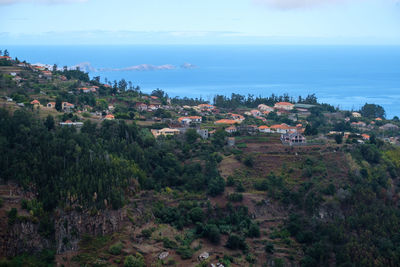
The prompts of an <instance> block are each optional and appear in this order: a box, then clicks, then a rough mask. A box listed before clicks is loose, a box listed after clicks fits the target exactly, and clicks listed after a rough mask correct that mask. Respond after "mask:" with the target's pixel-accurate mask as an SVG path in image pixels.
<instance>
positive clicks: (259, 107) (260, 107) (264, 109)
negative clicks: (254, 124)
mask: <svg viewBox="0 0 400 267" xmlns="http://www.w3.org/2000/svg"><path fill="white" fill-rule="evenodd" d="M257 108H258V109H259V110H261V111H262V112H266V111H267V112H268V113H269V112H272V111H274V108H273V107H270V106H267V105H264V104H260V105H258V107H257Z"/></svg>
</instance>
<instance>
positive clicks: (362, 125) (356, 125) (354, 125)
mask: <svg viewBox="0 0 400 267" xmlns="http://www.w3.org/2000/svg"><path fill="white" fill-rule="evenodd" d="M351 126H353V127H366V126H367V124H366V123H365V122H362V121H358V122H352V123H351Z"/></svg>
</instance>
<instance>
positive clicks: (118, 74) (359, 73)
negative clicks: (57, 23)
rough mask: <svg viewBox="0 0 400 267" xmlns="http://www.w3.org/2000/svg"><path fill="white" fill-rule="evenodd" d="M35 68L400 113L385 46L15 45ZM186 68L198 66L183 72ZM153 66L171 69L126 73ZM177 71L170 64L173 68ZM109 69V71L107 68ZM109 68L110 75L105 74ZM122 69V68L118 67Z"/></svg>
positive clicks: (398, 88)
mask: <svg viewBox="0 0 400 267" xmlns="http://www.w3.org/2000/svg"><path fill="white" fill-rule="evenodd" d="M7 48H8V50H9V51H10V52H11V55H12V56H17V57H18V58H19V59H20V60H27V61H28V62H31V63H43V64H54V63H56V64H57V65H58V66H64V65H68V66H73V65H76V64H79V63H82V62H88V63H90V65H91V67H92V68H94V69H96V70H93V69H92V70H91V71H90V75H91V76H101V77H102V80H103V81H104V78H105V77H107V78H108V79H109V80H114V79H116V80H119V79H121V78H125V79H126V80H131V81H132V82H133V83H134V84H135V85H139V86H140V87H141V88H142V90H143V91H145V92H151V91H152V90H154V89H156V88H160V89H163V90H165V91H167V92H168V94H169V95H170V96H189V97H199V96H202V97H203V98H205V99H209V100H211V99H212V97H213V96H214V95H215V94H217V93H218V94H224V95H230V94H231V93H232V92H234V93H241V94H248V93H250V94H254V95H262V96H268V95H270V94H272V93H274V94H283V93H289V94H290V95H293V96H298V95H303V96H305V95H307V94H310V93H315V94H316V95H317V97H318V98H319V100H321V101H323V102H326V103H330V104H333V105H335V106H340V107H341V108H347V109H352V108H354V109H358V108H359V107H360V106H361V105H363V104H364V103H365V102H369V103H376V104H380V105H382V106H383V107H384V108H385V109H386V112H387V115H388V117H390V118H391V117H392V116H394V115H400V47H385V46H376V47H371V46H364V47H362V46H361V47H358V46H352V47H350V46H340V47H333V46H48V47H46V46H11V47H10V46H8V47H7ZM184 63H189V64H193V65H195V66H196V67H195V68H183V67H181V65H183V64H184ZM141 64H149V65H153V66H162V65H167V64H168V65H173V66H175V68H173V69H167V70H147V71H143V70H142V71H137V70H130V71H128V70H123V69H124V68H127V67H131V66H136V65H141ZM170 68H171V67H170ZM101 69H103V70H101ZM104 69H108V70H104ZM116 69H119V70H116Z"/></svg>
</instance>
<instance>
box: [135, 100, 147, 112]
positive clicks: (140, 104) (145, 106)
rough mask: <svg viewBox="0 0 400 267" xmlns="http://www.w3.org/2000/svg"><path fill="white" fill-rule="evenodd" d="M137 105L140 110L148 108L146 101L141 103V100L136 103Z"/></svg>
mask: <svg viewBox="0 0 400 267" xmlns="http://www.w3.org/2000/svg"><path fill="white" fill-rule="evenodd" d="M135 107H136V109H137V110H139V111H146V110H147V104H145V103H141V102H139V103H136V104H135Z"/></svg>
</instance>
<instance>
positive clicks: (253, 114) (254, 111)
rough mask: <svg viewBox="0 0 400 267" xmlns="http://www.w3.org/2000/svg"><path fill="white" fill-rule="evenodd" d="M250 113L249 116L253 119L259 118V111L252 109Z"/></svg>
mask: <svg viewBox="0 0 400 267" xmlns="http://www.w3.org/2000/svg"><path fill="white" fill-rule="evenodd" d="M250 113H251V115H252V116H253V117H259V116H261V112H260V111H259V110H257V109H253V110H252V111H250Z"/></svg>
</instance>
